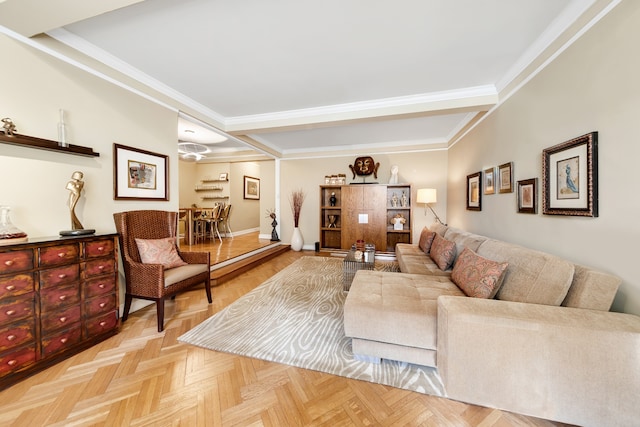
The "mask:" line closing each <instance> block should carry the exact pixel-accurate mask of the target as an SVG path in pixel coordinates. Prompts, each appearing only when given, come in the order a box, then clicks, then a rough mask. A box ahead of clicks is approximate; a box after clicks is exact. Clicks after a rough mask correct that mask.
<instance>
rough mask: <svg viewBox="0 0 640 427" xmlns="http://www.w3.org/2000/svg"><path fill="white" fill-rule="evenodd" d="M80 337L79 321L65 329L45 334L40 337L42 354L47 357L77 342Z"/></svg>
mask: <svg viewBox="0 0 640 427" xmlns="http://www.w3.org/2000/svg"><path fill="white" fill-rule="evenodd" d="M81 339H82V329H81V327H80V323H78V324H77V325H74V327H72V328H71V329H68V330H66V331H62V332H58V333H56V334H52V335H47V336H46V337H44V338H43V339H42V356H43V357H47V356H49V355H51V354H53V353H57V352H59V351H62V350H66V349H67V348H69V347H71V346H73V345H75V344H77V343H79V342H80V340H81Z"/></svg>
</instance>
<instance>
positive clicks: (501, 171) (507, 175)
mask: <svg viewBox="0 0 640 427" xmlns="http://www.w3.org/2000/svg"><path fill="white" fill-rule="evenodd" d="M498 176H499V178H500V187H499V188H500V194H502V193H513V162H509V163H505V164H503V165H500V166H498Z"/></svg>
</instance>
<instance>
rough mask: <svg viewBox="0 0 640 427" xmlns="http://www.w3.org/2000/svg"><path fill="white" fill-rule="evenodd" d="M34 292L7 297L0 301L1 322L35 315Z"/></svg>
mask: <svg viewBox="0 0 640 427" xmlns="http://www.w3.org/2000/svg"><path fill="white" fill-rule="evenodd" d="M33 296H34V293H33V292H31V293H28V294H24V295H20V296H19V297H16V298H7V299H5V300H2V302H1V303H0V324H5V323H10V322H14V321H16V320H21V319H25V318H29V317H33V313H34V303H33Z"/></svg>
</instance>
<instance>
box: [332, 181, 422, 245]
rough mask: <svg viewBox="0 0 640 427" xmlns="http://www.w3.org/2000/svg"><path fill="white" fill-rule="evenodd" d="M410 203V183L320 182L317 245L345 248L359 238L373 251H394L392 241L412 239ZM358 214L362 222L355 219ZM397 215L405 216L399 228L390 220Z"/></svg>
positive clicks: (408, 241)
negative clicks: (372, 245)
mask: <svg viewBox="0 0 640 427" xmlns="http://www.w3.org/2000/svg"><path fill="white" fill-rule="evenodd" d="M332 194H334V195H335V198H336V200H335V205H333V204H332V203H331V195H332ZM394 195H395V198H394ZM411 202H412V200H411V185H410V184H389V185H386V184H352V185H321V186H320V247H321V248H322V249H327V250H331V249H340V250H348V249H349V248H350V247H351V245H352V244H353V243H355V241H356V240H358V239H362V240H365V241H366V242H367V243H374V244H375V245H376V250H377V251H383V252H395V246H396V243H411V240H412V237H411V229H412V214H411ZM360 214H364V215H366V218H367V219H366V221H367V222H366V223H360V222H359V220H360V217H359V216H360ZM398 214H400V215H401V216H402V217H403V218H404V219H405V223H404V224H403V227H402V230H396V229H394V227H393V224H392V222H391V219H392V218H393V217H395V216H396V215H398ZM332 219H333V221H332Z"/></svg>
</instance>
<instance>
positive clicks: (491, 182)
mask: <svg viewBox="0 0 640 427" xmlns="http://www.w3.org/2000/svg"><path fill="white" fill-rule="evenodd" d="M495 193H496V168H489V169H485V170H484V194H495Z"/></svg>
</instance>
